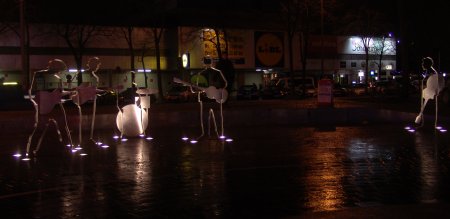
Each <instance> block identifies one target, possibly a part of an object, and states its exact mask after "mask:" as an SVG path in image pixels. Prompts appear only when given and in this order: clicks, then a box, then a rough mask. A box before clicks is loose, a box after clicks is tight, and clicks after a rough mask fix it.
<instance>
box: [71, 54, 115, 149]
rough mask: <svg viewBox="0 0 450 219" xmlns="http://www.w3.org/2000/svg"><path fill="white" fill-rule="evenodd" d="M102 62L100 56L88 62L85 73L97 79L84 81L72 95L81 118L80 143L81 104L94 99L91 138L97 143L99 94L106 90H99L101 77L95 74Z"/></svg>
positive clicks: (80, 136) (79, 135) (79, 131)
mask: <svg viewBox="0 0 450 219" xmlns="http://www.w3.org/2000/svg"><path fill="white" fill-rule="evenodd" d="M100 65H101V62H100V59H99V58H98V57H93V58H90V59H89V61H88V64H87V70H86V71H85V73H86V72H87V73H90V74H91V76H92V77H94V79H95V83H94V84H91V85H89V83H82V84H81V85H80V86H78V87H76V88H75V91H74V92H73V95H72V96H71V99H72V101H73V102H74V103H75V105H77V108H78V114H79V117H80V118H79V120H78V143H79V144H81V143H82V133H83V132H82V124H81V123H82V116H83V115H82V111H81V106H82V105H83V104H84V103H86V102H88V101H93V109H92V120H91V130H90V139H91V140H92V141H93V142H94V143H95V144H97V142H96V141H95V140H94V127H95V115H96V111H97V94H98V93H106V91H101V90H99V89H98V88H97V87H98V84H99V77H98V76H97V75H96V74H95V73H96V72H97V71H98V69H99V68H100ZM76 76H77V74H75V76H74V78H76Z"/></svg>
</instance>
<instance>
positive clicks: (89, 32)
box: [54, 24, 104, 85]
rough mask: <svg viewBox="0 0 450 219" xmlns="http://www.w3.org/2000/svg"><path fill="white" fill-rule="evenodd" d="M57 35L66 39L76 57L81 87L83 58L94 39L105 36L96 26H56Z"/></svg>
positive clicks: (78, 80) (78, 79) (77, 76)
mask: <svg viewBox="0 0 450 219" xmlns="http://www.w3.org/2000/svg"><path fill="white" fill-rule="evenodd" d="M54 27H55V29H54V30H55V33H56V34H57V35H58V36H60V37H61V38H63V39H64V41H65V42H66V44H67V46H68V47H69V49H70V51H71V52H72V55H73V57H74V60H75V63H76V66H77V74H76V78H77V82H78V85H80V84H81V83H82V82H83V77H82V74H81V70H82V66H83V63H82V62H83V56H84V55H85V53H86V48H87V46H88V44H89V42H90V41H91V40H93V39H94V37H96V36H99V35H104V34H103V32H102V31H101V29H100V28H98V27H97V26H95V25H82V24H56V25H55V26H54Z"/></svg>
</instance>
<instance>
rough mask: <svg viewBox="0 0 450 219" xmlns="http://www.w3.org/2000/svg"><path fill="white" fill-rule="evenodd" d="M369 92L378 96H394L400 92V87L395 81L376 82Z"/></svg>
mask: <svg viewBox="0 0 450 219" xmlns="http://www.w3.org/2000/svg"><path fill="white" fill-rule="evenodd" d="M370 92H371V93H373V94H378V95H395V94H398V93H399V92H400V86H399V83H397V82H396V81H395V80H390V81H377V82H375V83H374V84H373V85H372V86H371V87H370Z"/></svg>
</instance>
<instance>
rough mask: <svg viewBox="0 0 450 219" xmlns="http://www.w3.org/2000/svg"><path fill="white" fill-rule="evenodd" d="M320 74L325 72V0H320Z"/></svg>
mask: <svg viewBox="0 0 450 219" xmlns="http://www.w3.org/2000/svg"><path fill="white" fill-rule="evenodd" d="M320 74H321V75H320V76H321V77H322V76H323V74H324V67H323V0H320Z"/></svg>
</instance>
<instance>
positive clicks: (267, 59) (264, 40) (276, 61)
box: [255, 33, 283, 66]
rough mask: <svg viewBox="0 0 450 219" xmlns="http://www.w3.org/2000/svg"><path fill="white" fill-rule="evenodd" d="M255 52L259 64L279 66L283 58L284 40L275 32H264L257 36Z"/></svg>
mask: <svg viewBox="0 0 450 219" xmlns="http://www.w3.org/2000/svg"><path fill="white" fill-rule="evenodd" d="M255 49H256V51H255V53H256V58H257V62H258V61H259V63H258V64H260V65H262V66H278V65H283V64H282V63H280V62H281V61H282V59H283V42H282V40H281V38H280V37H279V36H277V35H275V34H274V33H263V34H261V35H260V36H259V38H257V41H256V45H255Z"/></svg>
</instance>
